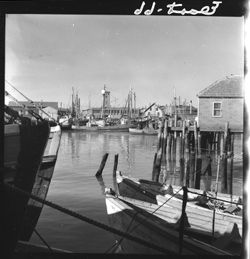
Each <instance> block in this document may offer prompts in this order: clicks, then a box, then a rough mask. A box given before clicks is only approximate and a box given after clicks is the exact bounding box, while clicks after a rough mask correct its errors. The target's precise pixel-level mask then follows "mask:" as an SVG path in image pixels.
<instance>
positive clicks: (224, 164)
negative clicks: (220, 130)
mask: <svg viewBox="0 0 250 259" xmlns="http://www.w3.org/2000/svg"><path fill="white" fill-rule="evenodd" d="M228 128H229V123H228V122H226V123H225V131H224V141H223V154H222V161H221V162H222V163H221V165H222V175H221V192H222V193H227V191H228V188H227V149H228Z"/></svg>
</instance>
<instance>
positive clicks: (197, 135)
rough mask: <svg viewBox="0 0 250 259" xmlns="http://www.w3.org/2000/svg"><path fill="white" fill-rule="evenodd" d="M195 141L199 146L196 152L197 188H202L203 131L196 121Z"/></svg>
mask: <svg viewBox="0 0 250 259" xmlns="http://www.w3.org/2000/svg"><path fill="white" fill-rule="evenodd" d="M195 131H196V133H195V142H196V144H195V145H196V147H197V152H196V153H195V155H196V158H195V188H196V189H200V181H201V167H202V159H201V133H200V131H199V130H198V129H197V124H196V122H195Z"/></svg>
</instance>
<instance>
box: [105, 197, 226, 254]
mask: <svg viewBox="0 0 250 259" xmlns="http://www.w3.org/2000/svg"><path fill="white" fill-rule="evenodd" d="M105 201H106V208H107V214H108V219H109V222H110V224H111V225H112V226H113V227H115V228H117V229H119V230H122V231H123V232H126V233H129V234H131V235H133V236H135V237H138V238H140V239H143V240H145V241H147V242H149V243H151V244H154V245H157V246H160V247H162V248H165V249H166V250H168V252H169V253H170V255H178V254H179V248H180V247H179V246H180V243H179V230H178V228H174V226H173V225H172V224H168V223H166V222H165V221H163V220H162V219H160V218H158V217H156V216H154V215H152V214H151V213H148V212H147V211H144V210H141V209H140V208H138V207H136V206H131V205H130V204H128V203H126V202H124V201H122V200H121V199H119V198H118V197H115V196H112V195H109V194H108V195H107V194H106V199H105ZM116 239H117V240H118V242H119V240H120V239H121V237H118V236H116ZM120 249H121V251H123V252H124V253H139V254H159V253H162V252H160V251H159V250H158V251H157V250H156V249H154V248H150V247H147V246H144V245H141V244H137V243H135V242H134V241H131V240H128V239H123V240H122V242H120ZM181 254H182V255H201V254H216V255H226V254H227V255H228V254H229V253H227V252H225V251H222V250H220V249H217V248H215V247H213V246H210V245H208V244H206V243H203V242H201V241H199V240H196V239H193V238H189V237H187V236H185V235H184V238H183V245H182V253H181Z"/></svg>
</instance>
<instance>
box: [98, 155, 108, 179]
mask: <svg viewBox="0 0 250 259" xmlns="http://www.w3.org/2000/svg"><path fill="white" fill-rule="evenodd" d="M108 155H109V154H108V153H106V154H104V155H103V158H102V162H101V164H100V167H99V169H98V171H97V172H96V174H95V176H96V177H98V176H101V175H102V171H103V168H104V166H105V164H106V161H107V158H108Z"/></svg>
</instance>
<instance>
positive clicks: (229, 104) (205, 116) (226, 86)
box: [198, 75, 244, 132]
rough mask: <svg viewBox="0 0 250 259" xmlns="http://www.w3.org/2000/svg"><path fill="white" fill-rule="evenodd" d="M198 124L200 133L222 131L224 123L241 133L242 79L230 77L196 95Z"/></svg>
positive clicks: (240, 77)
mask: <svg viewBox="0 0 250 259" xmlns="http://www.w3.org/2000/svg"><path fill="white" fill-rule="evenodd" d="M198 100H199V107H198V124H199V127H200V130H202V131H223V130H224V129H225V123H226V122H229V128H230V129H231V130H232V131H234V132H243V103H244V95H243V77H242V76H238V75H230V76H227V77H226V78H223V79H221V80H218V81H216V82H214V83H213V84H211V85H209V86H208V87H207V88H205V89H204V90H202V91H201V92H200V93H199V94H198Z"/></svg>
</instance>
